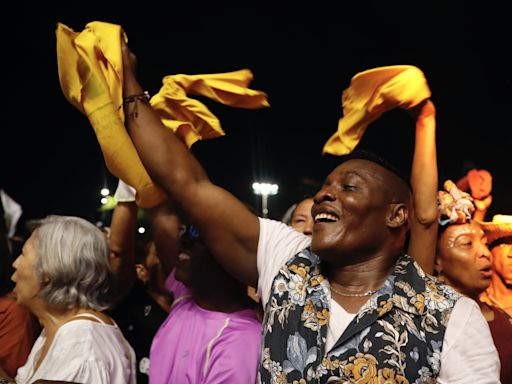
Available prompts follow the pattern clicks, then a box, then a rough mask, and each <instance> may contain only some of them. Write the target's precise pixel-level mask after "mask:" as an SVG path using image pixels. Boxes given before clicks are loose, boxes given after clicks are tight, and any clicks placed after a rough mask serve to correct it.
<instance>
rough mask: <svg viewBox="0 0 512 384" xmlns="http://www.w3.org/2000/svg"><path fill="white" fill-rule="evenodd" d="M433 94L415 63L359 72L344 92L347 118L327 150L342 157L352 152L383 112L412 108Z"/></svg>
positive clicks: (330, 140)
mask: <svg viewBox="0 0 512 384" xmlns="http://www.w3.org/2000/svg"><path fill="white" fill-rule="evenodd" d="M430 95H431V92H430V89H429V87H428V84H427V81H426V79H425V76H424V75H423V72H422V71H421V70H420V69H419V68H417V67H414V66H412V65H393V66H387V67H378V68H373V69H369V70H367V71H364V72H360V73H358V74H356V75H355V76H354V77H352V80H351V82H350V86H349V87H348V88H347V89H345V90H344V91H343V95H342V106H343V117H342V118H341V119H340V120H339V122H338V130H337V132H336V133H335V134H334V135H332V136H331V137H330V138H329V140H328V141H327V142H326V143H325V145H324V148H323V153H324V154H326V153H328V154H331V155H336V156H340V155H345V154H348V153H350V152H352V151H353V150H354V148H355V147H356V146H357V144H358V143H359V141H360V140H361V138H362V136H363V134H364V132H365V131H366V128H367V127H368V125H369V124H371V123H372V122H374V121H375V120H377V119H378V118H379V117H380V116H381V115H382V114H383V113H385V112H387V111H390V110H392V109H394V108H396V107H401V108H404V109H410V108H412V107H414V106H416V105H418V104H420V103H421V102H422V101H424V100H426V99H428V98H429V97H430Z"/></svg>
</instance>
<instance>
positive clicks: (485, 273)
mask: <svg viewBox="0 0 512 384" xmlns="http://www.w3.org/2000/svg"><path fill="white" fill-rule="evenodd" d="M480 273H481V274H482V276H483V277H484V278H486V279H489V278H491V276H492V267H491V266H487V267H485V268H482V269H480Z"/></svg>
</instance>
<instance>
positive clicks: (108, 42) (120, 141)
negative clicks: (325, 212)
mask: <svg viewBox="0 0 512 384" xmlns="http://www.w3.org/2000/svg"><path fill="white" fill-rule="evenodd" d="M56 35H57V62H58V69H59V81H60V85H61V88H62V91H63V93H64V95H65V97H66V98H67V99H68V101H69V102H70V103H71V104H72V105H74V106H75V107H76V108H77V109H78V110H79V111H81V112H82V113H83V114H85V115H86V116H87V118H88V119H89V121H90V122H91V124H92V126H93V128H94V132H95V134H96V137H97V139H98V142H99V143H100V147H101V150H102V152H103V156H104V158H105V162H106V165H107V167H108V169H109V170H110V172H111V173H112V174H113V175H115V176H117V177H118V178H119V179H121V180H123V181H124V182H125V183H127V184H129V185H131V186H133V187H134V188H135V189H136V191H137V197H136V199H137V204H138V205H139V206H140V207H142V208H150V207H153V206H155V205H157V204H159V203H160V202H162V201H164V200H165V199H166V195H165V193H164V192H163V191H162V190H161V189H159V188H158V187H157V186H156V185H155V184H154V183H153V182H152V180H151V178H150V177H149V175H148V173H147V171H146V170H145V168H144V166H143V165H142V162H141V160H140V158H139V156H138V154H137V151H136V149H135V147H134V145H133V143H132V141H131V139H130V137H129V135H128V133H127V132H126V129H125V127H124V118H125V117H124V111H123V108H122V103H123V97H122V96H123V89H122V86H123V62H122V54H121V38H124V39H125V41H127V37H126V35H125V34H124V32H123V30H122V28H121V26H119V25H116V24H110V23H104V22H98V21H94V22H91V23H88V24H87V25H86V27H85V29H84V30H83V31H82V32H75V31H73V30H72V29H71V28H69V27H67V26H66V25H64V24H62V23H58V25H57V30H56ZM252 79H253V77H252V72H251V71H250V70H248V69H242V70H240V71H234V72H228V73H221V74H209V75H174V76H166V77H165V78H164V80H163V86H162V88H161V89H160V91H159V92H158V93H157V94H156V95H155V96H153V98H152V99H151V100H150V104H151V105H152V106H153V108H154V109H155V110H156V111H157V113H158V114H159V115H160V117H161V119H162V122H163V124H164V125H166V126H167V127H169V128H171V129H172V130H173V131H175V132H176V134H177V136H178V137H179V138H180V139H181V140H183V141H184V142H185V144H186V145H187V146H188V147H190V146H191V145H192V144H193V143H194V142H196V141H197V140H202V139H210V138H214V137H218V136H222V135H224V131H223V130H222V128H221V125H220V123H219V121H218V119H217V118H216V117H215V116H214V115H213V113H211V112H210V111H209V110H208V108H207V107H206V106H205V105H204V104H202V103H201V102H199V101H198V100H194V99H190V98H188V97H187V94H188V93H190V94H193V95H201V96H206V97H208V98H210V99H212V100H216V101H218V102H220V103H223V104H226V105H229V106H233V107H237V108H247V109H254V108H260V107H268V106H269V104H268V102H267V95H266V94H265V93H264V92H261V91H255V90H252V89H248V88H247V86H248V85H249V83H250V82H251V81H252Z"/></svg>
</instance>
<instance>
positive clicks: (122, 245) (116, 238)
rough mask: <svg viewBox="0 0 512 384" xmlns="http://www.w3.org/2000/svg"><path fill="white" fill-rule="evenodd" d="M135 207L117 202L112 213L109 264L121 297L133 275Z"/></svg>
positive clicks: (131, 281) (128, 286) (132, 279)
mask: <svg viewBox="0 0 512 384" xmlns="http://www.w3.org/2000/svg"><path fill="white" fill-rule="evenodd" d="M136 226H137V205H136V204H135V201H130V202H119V203H118V204H117V206H116V207H115V208H114V212H113V213H112V221H111V224H110V239H109V244H110V252H111V253H110V255H111V259H110V263H111V265H112V268H113V270H114V274H115V275H116V277H117V281H118V284H119V289H118V291H119V294H120V295H121V296H123V295H124V294H126V293H127V292H128V291H129V290H130V288H131V287H132V285H133V283H134V281H135V278H136V274H135V235H136V234H135V230H136Z"/></svg>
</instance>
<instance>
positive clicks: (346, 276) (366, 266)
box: [327, 255, 396, 293]
mask: <svg viewBox="0 0 512 384" xmlns="http://www.w3.org/2000/svg"><path fill="white" fill-rule="evenodd" d="M395 261H396V260H395V259H390V258H389V256H387V255H385V256H377V257H375V258H373V259H370V260H365V261H362V262H358V263H356V264H352V265H346V266H341V267H332V266H330V267H329V268H328V271H327V277H328V278H329V282H330V284H331V285H334V286H335V287H336V289H337V290H341V291H343V292H345V293H364V292H368V291H374V290H376V289H379V288H380V287H381V286H382V284H384V282H385V281H386V279H387V278H388V276H389V275H390V273H391V272H392V271H393V268H394V267H395Z"/></svg>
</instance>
